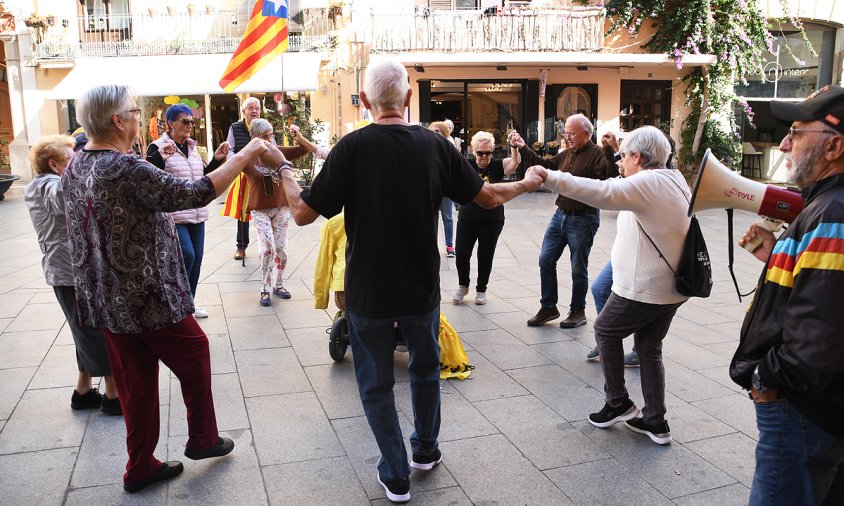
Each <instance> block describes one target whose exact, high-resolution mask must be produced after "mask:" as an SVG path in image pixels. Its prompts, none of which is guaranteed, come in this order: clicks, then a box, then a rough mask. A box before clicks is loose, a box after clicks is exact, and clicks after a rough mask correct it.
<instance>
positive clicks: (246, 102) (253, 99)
mask: <svg viewBox="0 0 844 506" xmlns="http://www.w3.org/2000/svg"><path fill="white" fill-rule="evenodd" d="M249 104H255V105H257V106H258V108H259V109H260V108H261V101H260V100H258V98H257V97H249V98H247V99H246V100H244V101H243V105H242V106H241V108H240V110H242V111H245V110H246V107H247V106H248V105H249Z"/></svg>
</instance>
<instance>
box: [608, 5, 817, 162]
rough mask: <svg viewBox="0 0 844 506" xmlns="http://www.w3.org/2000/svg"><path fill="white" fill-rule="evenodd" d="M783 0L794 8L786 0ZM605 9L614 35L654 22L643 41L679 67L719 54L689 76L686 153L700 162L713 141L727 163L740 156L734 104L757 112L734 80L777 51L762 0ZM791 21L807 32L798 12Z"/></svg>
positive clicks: (756, 69) (683, 136) (742, 81)
mask: <svg viewBox="0 0 844 506" xmlns="http://www.w3.org/2000/svg"><path fill="white" fill-rule="evenodd" d="M779 1H780V3H781V5H783V8H784V11H785V12H789V8H788V6H787V3H788V2H787V0H779ZM605 8H606V10H607V15H608V16H610V17H612V25H611V26H610V29H609V31H608V33H607V35H609V34H611V33H614V32H616V31H621V30H624V31H626V32H628V33H630V34H631V35H633V36H634V37H636V36H638V35H639V33H640V30H641V29H642V26H643V25H650V26H652V27H653V30H654V33H653V35H652V37H651V38H650V39H649V40H648V41H647V42H645V43H644V44H643V47H644V48H645V49H647V50H649V51H652V52H655V53H665V54H667V55H668V57H669V58H671V59H672V60H674V63H675V65H676V67H677V69H678V70H679V69H682V68H683V60H684V58H685V57H687V56H689V55H695V54H711V55H714V56H715V57H716V62H715V63H713V64H711V65H709V66H707V67H701V68H696V69H695V70H693V71H692V72H690V73H689V74H688V75H687V76H686V77H685V78H684V83H685V84H686V105H687V106H688V107H690V109H691V113H690V114H689V116H688V117H687V118H686V119H685V120H684V121H683V124H682V126H681V135H680V136H681V139H682V141H683V146H682V148H681V149H680V152H679V160H680V162H681V163H682V164H693V163H695V162H696V161H698V160H699V159H700V157H701V156H702V154H703V151H704V150H705V149H706V148H711V149H712V151H713V153H714V154H715V155H716V156H717V157H718V158H719V159H721V160H722V161H723V162H724V163H726V164H727V165H732V164H733V163H734V162H735V161H737V160H739V158H740V156H741V151H740V150H741V143H740V141H739V139H738V135H737V133H736V132H737V131H738V129H737V128H736V118H735V114H734V113H733V106H734V105H736V104H738V105H740V106H741V107H742V108H744V109H745V111H746V112H749V113H750V115H749V117H751V118H752V111H751V110H750V107H749V106H748V105H747V102H745V101H743V100H741V99H740V98H739V97H737V96H736V95H735V93H734V92H733V86H734V85H735V84H737V83H740V84H743V85H746V84H747V80H746V78H745V76H746V75H748V74H756V73H762V71H763V65H764V58H763V55H764V51H765V50H768V51H771V50H772V48H773V42H774V39H773V36H772V35H771V32H770V29H769V26H768V21H767V20H766V19H765V17H764V16H763V15H762V12H761V11H760V10H759V7H758V5H757V3H756V1H755V0H608V1H607V2H606V5H605ZM790 21H791V22H792V23H793V24H794V25H795V27H797V28H798V30H800V31H801V32H803V29H802V26H801V25H800V22H799V21H798V20H797V19H796V18H795V17H794V16H790ZM803 35H804V41H805V42H806V43H807V44H808V39H806V38H805V33H803ZM810 48H811V46H810Z"/></svg>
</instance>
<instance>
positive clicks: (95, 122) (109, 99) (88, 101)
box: [76, 84, 132, 141]
mask: <svg viewBox="0 0 844 506" xmlns="http://www.w3.org/2000/svg"><path fill="white" fill-rule="evenodd" d="M131 98H132V93H131V92H130V91H129V87H128V86H122V85H117V84H104V85H101V86H96V87H94V88H91V89H90V90H88V91H86V92H85V93H83V94H82V96H81V97H79V98H78V99H77V100H76V120H77V121H79V124H80V125H82V128H83V129H85V135H87V136H88V138H89V139H91V140H94V141H99V140H103V139H105V138H106V137H107V136H108V135H109V133H110V132H111V131H112V130H113V129H114V123H113V122H112V121H111V118H112V116H114V115H115V114H123V115H126V114H131V113H129V112H128V111H127V109H128V108H129V101H130V100H131Z"/></svg>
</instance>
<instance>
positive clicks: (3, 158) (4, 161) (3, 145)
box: [0, 137, 11, 170]
mask: <svg viewBox="0 0 844 506" xmlns="http://www.w3.org/2000/svg"><path fill="white" fill-rule="evenodd" d="M10 168H11V165H10V164H9V139H7V138H5V137H0V169H3V170H8V169H10Z"/></svg>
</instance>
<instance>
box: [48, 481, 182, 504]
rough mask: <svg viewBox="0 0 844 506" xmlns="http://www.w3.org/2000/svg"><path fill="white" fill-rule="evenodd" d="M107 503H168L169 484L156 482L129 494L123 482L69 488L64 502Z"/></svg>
mask: <svg viewBox="0 0 844 506" xmlns="http://www.w3.org/2000/svg"><path fill="white" fill-rule="evenodd" d="M177 479H178V478H177ZM106 504H123V505H124V506H149V505H152V504H167V484H166V483H165V484H156V485H153V486H150V487H147V488H145V489H143V490H141V491H140V492H136V493H134V494H127V493H126V492H125V491H124V490H123V485H122V484H121V485H103V486H100V487H88V488H77V489H69V490H68V494H67V501H66V502H65V503H64V505H65V506H99V505H106Z"/></svg>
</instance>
